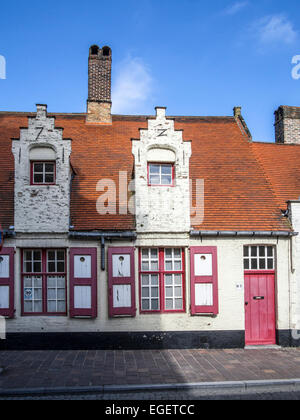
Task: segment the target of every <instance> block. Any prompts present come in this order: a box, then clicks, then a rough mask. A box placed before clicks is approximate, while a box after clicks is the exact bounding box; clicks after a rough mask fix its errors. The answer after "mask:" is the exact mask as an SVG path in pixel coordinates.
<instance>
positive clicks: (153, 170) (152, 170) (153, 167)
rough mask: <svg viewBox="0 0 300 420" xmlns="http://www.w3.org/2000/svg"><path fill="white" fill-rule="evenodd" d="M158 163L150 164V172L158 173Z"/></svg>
mask: <svg viewBox="0 0 300 420" xmlns="http://www.w3.org/2000/svg"><path fill="white" fill-rule="evenodd" d="M159 170H160V165H150V174H151V175H153V174H159Z"/></svg>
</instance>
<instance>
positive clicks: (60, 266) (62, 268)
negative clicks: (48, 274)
mask: <svg viewBox="0 0 300 420" xmlns="http://www.w3.org/2000/svg"><path fill="white" fill-rule="evenodd" d="M64 271H65V263H64V262H58V263H57V272H58V273H64Z"/></svg>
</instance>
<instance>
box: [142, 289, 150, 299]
mask: <svg viewBox="0 0 300 420" xmlns="http://www.w3.org/2000/svg"><path fill="white" fill-rule="evenodd" d="M142 297H143V298H148V297H150V291H149V288H148V287H143V288H142Z"/></svg>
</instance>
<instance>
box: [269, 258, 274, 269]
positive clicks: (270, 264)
mask: <svg viewBox="0 0 300 420" xmlns="http://www.w3.org/2000/svg"><path fill="white" fill-rule="evenodd" d="M273 269H274V262H273V259H272V260H271V259H269V258H268V270H273Z"/></svg>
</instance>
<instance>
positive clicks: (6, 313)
mask: <svg viewBox="0 0 300 420" xmlns="http://www.w3.org/2000/svg"><path fill="white" fill-rule="evenodd" d="M1 255H3V256H9V277H8V278H0V286H8V287H9V308H7V309H0V315H1V316H3V317H5V318H13V317H14V313H15V299H14V296H15V284H14V283H15V273H14V270H15V264H14V259H15V250H14V248H2V249H1V250H0V256H1Z"/></svg>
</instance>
